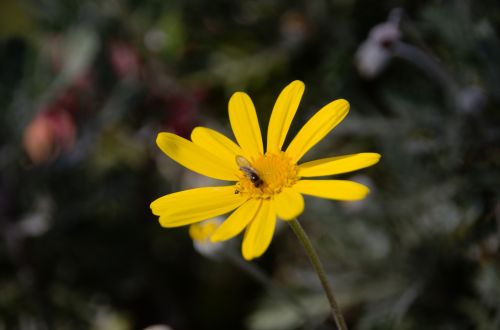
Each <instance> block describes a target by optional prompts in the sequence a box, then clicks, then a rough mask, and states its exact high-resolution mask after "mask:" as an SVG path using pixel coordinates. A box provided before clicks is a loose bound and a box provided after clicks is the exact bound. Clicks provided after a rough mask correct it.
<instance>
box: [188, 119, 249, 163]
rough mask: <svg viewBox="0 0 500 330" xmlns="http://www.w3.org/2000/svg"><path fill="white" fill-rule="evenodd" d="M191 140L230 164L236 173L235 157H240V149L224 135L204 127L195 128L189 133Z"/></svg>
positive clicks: (241, 152)
mask: <svg viewBox="0 0 500 330" xmlns="http://www.w3.org/2000/svg"><path fill="white" fill-rule="evenodd" d="M191 140H192V141H193V142H194V143H195V144H196V145H199V146H200V147H203V148H204V149H205V150H207V151H209V152H210V153H212V154H214V155H216V156H217V157H219V158H221V159H222V160H224V161H225V162H226V163H227V164H231V167H232V168H233V170H235V171H238V170H239V168H238V165H237V164H236V155H242V154H243V151H242V150H241V148H240V147H239V146H238V145H237V144H236V143H234V142H233V141H231V139H229V138H228V137H226V136H225V135H223V134H221V133H219V132H217V131H214V130H213V129H210V128H206V127H196V128H195V129H194V130H193V132H192V133H191Z"/></svg>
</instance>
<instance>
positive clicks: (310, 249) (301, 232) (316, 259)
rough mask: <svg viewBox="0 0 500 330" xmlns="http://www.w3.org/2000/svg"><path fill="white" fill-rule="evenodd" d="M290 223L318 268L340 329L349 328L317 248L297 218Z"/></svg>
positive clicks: (317, 271) (315, 267)
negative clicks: (315, 248)
mask: <svg viewBox="0 0 500 330" xmlns="http://www.w3.org/2000/svg"><path fill="white" fill-rule="evenodd" d="M288 223H289V224H290V227H292V230H293V232H294V233H295V235H297V238H298V239H299V241H300V242H301V243H302V246H303V247H304V249H305V250H306V252H307V255H308V256H309V260H310V261H311V263H312V265H313V267H314V270H316V273H317V274H318V277H319V280H320V281H321V285H322V286H323V289H324V290H325V293H326V297H327V298H328V302H329V303H330V307H331V309H332V315H333V319H334V320H335V324H336V325H337V328H338V329H339V330H348V329H347V325H346V324H345V321H344V317H343V316H342V313H341V311H340V308H339V306H338V305H337V302H336V301H335V297H334V296H333V291H332V288H331V287H330V283H328V278H327V276H326V273H325V269H324V268H323V265H322V264H321V261H320V260H319V257H318V254H317V253H316V250H314V247H313V245H312V243H311V240H310V239H309V237H308V236H307V234H306V232H305V231H304V229H303V228H302V226H301V225H300V223H299V221H298V220H297V219H293V220H291V221H288Z"/></svg>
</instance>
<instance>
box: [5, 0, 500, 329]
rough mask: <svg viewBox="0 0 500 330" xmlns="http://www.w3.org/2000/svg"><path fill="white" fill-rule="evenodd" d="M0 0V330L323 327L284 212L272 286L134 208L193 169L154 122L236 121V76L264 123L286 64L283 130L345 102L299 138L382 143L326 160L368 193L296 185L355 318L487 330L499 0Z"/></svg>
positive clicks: (187, 179) (499, 160)
mask: <svg viewBox="0 0 500 330" xmlns="http://www.w3.org/2000/svg"><path fill="white" fill-rule="evenodd" d="M0 8H1V9H0V63H1V66H0V68H1V69H0V109H1V111H0V233H1V235H0V329H117V330H120V329H143V328H145V327H148V326H151V325H155V324H156V325H162V326H163V328H161V329H169V327H171V329H175V330H182V329H252V330H266V329H303V328H304V329H333V327H334V325H333V323H332V322H331V321H330V320H328V319H327V315H328V310H327V307H325V306H326V300H325V298H324V296H323V293H322V291H321V288H320V286H319V282H318V280H317V278H316V277H315V274H314V273H313V272H312V270H311V267H310V265H309V263H308V260H307V258H306V256H305V255H304V253H303V252H302V249H301V247H300V246H299V244H298V242H297V240H296V239H295V237H294V236H293V234H292V233H291V231H290V230H289V229H288V228H287V227H286V226H284V227H282V228H281V230H279V231H278V233H277V235H276V236H277V237H276V239H275V240H273V243H272V245H271V248H270V250H269V251H268V252H267V253H266V255H265V256H264V257H262V258H260V259H259V260H257V261H256V262H253V263H252V264H251V267H254V266H255V267H260V268H261V271H262V272H263V273H265V274H267V276H268V277H269V278H268V279H267V281H268V280H272V281H273V282H274V283H276V285H277V286H279V288H281V289H278V291H279V290H285V291H286V292H287V294H286V295H284V296H285V298H283V295H279V294H273V292H274V291H276V290H273V289H272V286H269V285H262V284H261V283H260V282H259V281H255V279H254V278H253V277H252V276H249V274H248V273H247V272H245V266H242V265H241V263H240V262H239V260H238V259H237V258H236V257H234V255H237V253H238V249H239V243H238V242H233V243H234V244H230V245H229V246H227V247H226V249H227V251H233V252H234V253H233V254H232V255H233V257H231V258H225V259H223V258H222V259H221V258H219V259H216V260H212V259H207V258H205V257H204V256H202V255H200V254H198V253H197V252H196V251H195V250H194V249H193V246H192V242H191V240H190V238H189V236H188V234H187V228H179V229H170V230H165V229H162V228H161V227H160V226H159V224H158V223H157V219H156V218H155V217H154V216H153V215H152V214H151V213H150V210H149V203H150V202H151V201H152V200H154V199H155V198H157V197H158V196H161V195H164V194H166V193H169V192H173V191H177V190H180V189H183V188H186V187H193V186H197V185H199V184H200V180H201V177H200V176H198V175H196V174H193V173H188V172H187V171H185V170H184V169H183V168H182V167H181V166H179V165H177V164H175V163H174V162H172V161H171V160H169V159H168V158H167V157H166V156H165V155H163V154H161V152H160V151H159V150H158V148H157V147H156V146H155V142H154V141H155V138H156V134H157V133H158V132H160V131H170V132H175V133H177V134H180V135H182V136H185V137H188V136H189V133H190V131H191V130H192V128H193V127H195V126H197V125H203V126H209V127H211V128H214V129H217V130H220V131H223V132H225V133H227V134H229V135H230V136H232V135H231V133H230V129H229V126H228V119H227V101H228V99H229V97H230V95H231V94H232V93H233V92H235V91H237V90H245V91H246V92H248V93H249V94H250V95H251V96H252V98H253V100H254V102H255V104H256V107H257V109H258V114H259V120H260V122H261V125H263V127H265V125H266V124H267V121H268V118H269V116H270V112H271V109H272V106H273V105H274V100H275V98H276V97H277V95H278V93H279V92H280V91H281V89H282V88H283V87H284V86H285V85H286V84H287V83H289V82H290V81H292V80H295V79H300V80H303V81H304V82H305V83H306V94H305V97H304V99H303V101H302V103H301V107H300V109H299V111H298V113H297V117H296V119H295V122H294V124H293V126H292V133H293V132H296V131H297V129H298V128H299V127H300V125H301V124H302V123H304V122H305V121H306V120H307V118H309V117H310V116H311V114H312V113H314V111H316V110H318V109H319V108H320V107H321V106H322V105H324V104H326V103H327V102H329V101H331V100H333V99H335V98H341V97H342V98H346V99H348V100H349V101H350V102H351V112H350V115H349V116H348V117H347V118H346V119H345V121H344V122H343V123H342V124H341V125H340V126H339V127H338V128H337V129H335V131H334V132H333V133H332V134H331V135H330V137H329V138H328V139H326V140H325V141H323V142H322V143H321V144H320V145H318V146H317V147H316V148H315V149H314V150H313V151H311V152H310V153H309V154H308V157H310V158H316V157H325V156H331V155H340V154H345V153H355V152H363V151H373V152H379V153H381V154H382V155H383V158H382V161H381V162H380V163H379V164H378V165H377V166H375V167H373V168H370V169H369V170H365V171H362V172H359V173H353V174H349V175H344V176H341V177H345V178H351V179H353V180H356V181H359V182H362V183H365V184H367V185H368V186H370V187H371V189H372V193H371V194H370V195H369V197H368V198H367V199H366V200H364V201H360V202H355V203H341V202H331V201H325V200H317V199H312V198H311V199H307V201H306V211H305V213H304V215H303V216H302V217H301V221H302V223H303V225H304V226H305V227H306V230H307V231H308V232H309V233H310V235H311V237H312V238H313V239H314V242H315V244H316V246H317V247H318V249H319V252H320V255H321V257H322V259H323V261H324V262H325V266H326V268H327V270H328V272H329V274H331V281H332V284H333V287H334V288H335V291H336V292H337V295H338V297H337V298H338V301H339V303H340V305H341V306H342V309H343V311H344V313H345V317H346V319H347V322H348V324H349V325H350V327H351V328H352V329H367V330H368V329H377V330H379V329H481V330H487V329H492V330H493V329H499V328H500V259H499V245H500V243H499V239H500V238H499V236H500V226H499V224H500V199H499V189H500V171H499V169H500V112H499V106H500V61H499V59H500V40H499V35H498V34H499V32H500V4H499V3H498V1H496V0H483V1H471V0H469V1H467V0H447V1H444V0H443V1H436V0H434V1H431V0H426V1H393V0H381V1H361V0H336V1H326V0H319V1H285V0H272V1H227V0H214V1H201V0H190V1H180V0H168V1H166V0H161V1H160V0H147V1H136V0H129V1H125V0H122V1H120V0H115V1H74V0H73V1H62V0H57V1H48V0H42V1H29V0H25V1H8V0H2V1H0ZM290 135H293V134H290ZM228 255H231V254H230V253H228ZM247 271H248V269H247ZM257 278H259V276H257ZM264 282H265V283H267V282H266V280H264ZM290 296H292V297H293V298H289V297H290ZM290 300H291V301H292V303H291V302H290ZM297 304H298V305H299V306H302V307H299V308H298V309H299V311H300V312H297ZM157 329H160V326H158V327H157Z"/></svg>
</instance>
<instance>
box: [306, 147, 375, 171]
mask: <svg viewBox="0 0 500 330" xmlns="http://www.w3.org/2000/svg"><path fill="white" fill-rule="evenodd" d="M379 160H380V155H379V154H377V153H372V152H364V153H359V154H353V155H345V156H338V157H330V158H324V159H318V160H314V161H312V162H307V163H304V164H300V165H299V176H301V177H311V176H323V175H334V174H340V173H348V172H352V171H356V170H359V169H362V168H365V167H368V166H372V165H374V164H376V163H378V161H379Z"/></svg>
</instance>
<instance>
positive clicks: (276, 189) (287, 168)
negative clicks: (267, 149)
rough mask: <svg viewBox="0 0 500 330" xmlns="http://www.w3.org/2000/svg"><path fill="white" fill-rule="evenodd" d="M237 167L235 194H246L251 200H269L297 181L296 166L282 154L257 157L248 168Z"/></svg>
mask: <svg viewBox="0 0 500 330" xmlns="http://www.w3.org/2000/svg"><path fill="white" fill-rule="evenodd" d="M238 165H239V166H240V169H241V171H240V175H239V181H238V182H237V183H236V193H240V194H248V195H250V197H251V198H264V199H267V198H271V196H273V195H275V194H279V193H280V192H281V190H282V189H283V188H284V187H290V186H292V185H294V184H295V182H297V180H298V179H299V178H298V175H297V174H298V168H297V165H295V164H294V163H292V161H291V159H290V158H288V156H287V155H286V154H285V153H284V152H280V153H278V154H275V153H270V154H266V155H262V156H259V157H257V158H255V159H252V160H251V161H249V164H248V166H242V164H240V163H239V164H238Z"/></svg>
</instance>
